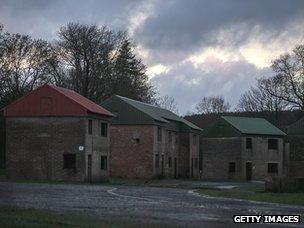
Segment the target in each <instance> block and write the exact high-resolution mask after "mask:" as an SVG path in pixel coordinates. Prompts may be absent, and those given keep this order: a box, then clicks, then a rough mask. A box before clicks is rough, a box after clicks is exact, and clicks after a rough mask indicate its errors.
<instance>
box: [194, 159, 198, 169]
mask: <svg viewBox="0 0 304 228" xmlns="http://www.w3.org/2000/svg"><path fill="white" fill-rule="evenodd" d="M197 167H198V159H197V158H195V159H194V168H196V169H197Z"/></svg>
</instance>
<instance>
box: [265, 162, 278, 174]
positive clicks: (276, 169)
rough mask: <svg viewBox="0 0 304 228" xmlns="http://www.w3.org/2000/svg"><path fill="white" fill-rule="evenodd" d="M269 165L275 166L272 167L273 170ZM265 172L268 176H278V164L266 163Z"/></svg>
mask: <svg viewBox="0 0 304 228" xmlns="http://www.w3.org/2000/svg"><path fill="white" fill-rule="evenodd" d="M270 165H275V166H274V167H275V168H274V167H271V166H270ZM273 170H274V171H273ZM267 172H268V173H269V174H278V173H279V163H277V162H268V163H267Z"/></svg>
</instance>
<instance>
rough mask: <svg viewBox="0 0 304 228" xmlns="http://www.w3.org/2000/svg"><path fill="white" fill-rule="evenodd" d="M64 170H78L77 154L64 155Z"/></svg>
mask: <svg viewBox="0 0 304 228" xmlns="http://www.w3.org/2000/svg"><path fill="white" fill-rule="evenodd" d="M63 168H64V169H76V154H64V155H63Z"/></svg>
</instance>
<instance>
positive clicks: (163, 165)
mask: <svg viewBox="0 0 304 228" xmlns="http://www.w3.org/2000/svg"><path fill="white" fill-rule="evenodd" d="M164 159H165V158H164V155H162V156H161V175H162V176H164V175H165V161H164Z"/></svg>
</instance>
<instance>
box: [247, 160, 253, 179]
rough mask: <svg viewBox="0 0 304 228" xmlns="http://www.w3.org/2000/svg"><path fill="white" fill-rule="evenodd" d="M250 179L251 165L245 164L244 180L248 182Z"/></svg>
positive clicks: (249, 163)
mask: <svg viewBox="0 0 304 228" xmlns="http://www.w3.org/2000/svg"><path fill="white" fill-rule="evenodd" d="M251 179H252V163H251V162H246V180H248V181H250V180H251Z"/></svg>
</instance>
